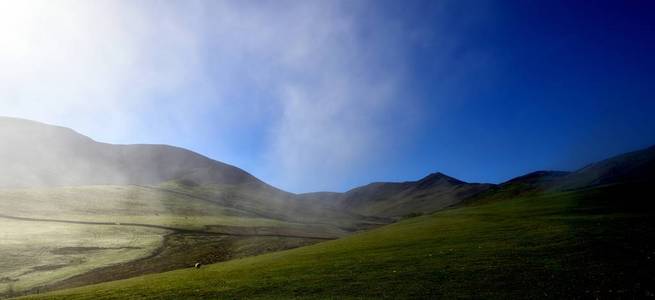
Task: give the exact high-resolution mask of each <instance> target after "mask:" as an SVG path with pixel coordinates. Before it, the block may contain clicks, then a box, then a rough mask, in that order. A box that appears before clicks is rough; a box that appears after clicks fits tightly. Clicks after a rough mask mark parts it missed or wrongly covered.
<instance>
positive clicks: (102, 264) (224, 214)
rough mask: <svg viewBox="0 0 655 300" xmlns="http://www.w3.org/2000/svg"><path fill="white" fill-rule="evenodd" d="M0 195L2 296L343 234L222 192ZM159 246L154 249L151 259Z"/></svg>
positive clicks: (93, 189) (91, 189) (83, 190)
mask: <svg viewBox="0 0 655 300" xmlns="http://www.w3.org/2000/svg"><path fill="white" fill-rule="evenodd" d="M0 200H1V201H0V298H2V297H4V296H6V295H10V294H16V293H20V292H24V291H26V290H32V291H37V290H44V289H50V288H52V287H54V286H78V285H82V284H89V283H97V282H103V281H107V280H112V279H122V278H128V277H133V276H137V275H142V274H147V273H153V272H162V271H170V270H173V269H176V268H183V267H187V266H189V265H193V263H194V262H196V261H202V262H206V263H213V262H218V261H224V260H228V259H232V258H235V257H242V256H247V255H254V254H260V253H266V252H270V251H276V250H283V249H289V248H294V247H298V246H302V245H307V244H312V243H316V242H318V241H321V240H322V239H329V238H336V237H339V236H343V235H345V234H346V232H345V231H343V230H341V229H339V228H338V227H336V226H334V225H331V224H304V223H296V222H293V221H286V220H284V219H280V218H278V219H276V218H273V217H269V216H265V215H260V214H258V213H257V212H251V211H248V210H244V209H240V208H235V207H230V206H227V205H225V203H221V202H220V201H218V200H220V199H218V200H216V201H214V200H213V199H205V198H200V197H198V196H194V195H192V194H186V193H183V192H182V191H169V190H166V189H160V188H157V187H145V186H80V187H53V188H22V189H0ZM74 222H77V223H74ZM83 222H87V223H86V224H83ZM91 223H93V224H91ZM132 224H134V225H132ZM148 226H150V227H148ZM157 226H160V227H161V228H156V227H157ZM194 235H197V236H202V238H192V237H193V236H194ZM314 238H317V239H314ZM160 248H165V249H160ZM155 250H157V251H158V252H157V255H155V256H153V257H149V256H151V255H152V253H153V252H154V251H155ZM145 257H149V259H148V260H145V261H144V260H143V259H144V258H145Z"/></svg>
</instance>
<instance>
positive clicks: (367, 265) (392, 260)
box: [33, 186, 655, 299]
mask: <svg viewBox="0 0 655 300" xmlns="http://www.w3.org/2000/svg"><path fill="white" fill-rule="evenodd" d="M646 195H652V193H650V192H649V191H647V190H645V189H644V190H642V189H640V188H635V187H626V186H623V187H605V188H602V189H595V190H589V191H582V192H568V193H557V194H547V195H534V196H525V197H520V198H514V199H504V200H496V201H486V202H481V204H477V205H472V206H467V207H462V208H457V209H451V210H447V211H443V212H440V213H437V214H434V215H430V216H423V217H418V218H413V219H408V220H405V221H402V222H399V223H397V224H393V225H389V226H385V227H382V228H379V229H376V230H372V231H369V232H365V233H360V234H356V235H352V236H349V237H346V238H343V239H341V240H336V241H330V242H324V243H320V244H317V245H313V246H309V247H304V248H299V249H295V250H290V251H283V252H278V253H272V254H266V255H262V256H257V257H251V258H245V259H239V260H233V261H230V262H226V263H220V264H216V265H211V266H207V267H205V268H202V269H200V270H193V269H187V270H179V271H174V272H169V273H162V274H155V275H149V276H144V277H139V278H134V279H130V280H125V281H116V282H110V283H105V284H100V285H94V286H87V287H83V288H78V289H71V290H64V291H60V292H55V293H52V294H48V295H45V296H42V297H46V298H48V299H51V298H60V299H112V298H115V299H126V298H152V299H162V298H169V299H182V298H198V299H201V298H209V297H224V298H243V297H248V298H292V297H297V298H326V297H331V296H334V297H340V298H342V297H365V298H379V297H391V298H399V297H400V298H402V297H414V298H417V297H419V298H420V297H434V296H446V297H476V298H510V297H511V298H541V297H546V296H548V297H557V298H571V297H574V296H586V297H593V296H604V295H610V296H613V297H616V295H617V293H618V294H619V295H622V296H623V297H626V298H628V297H629V298H631V297H632V296H644V295H646V294H648V293H652V291H653V290H652V286H653V278H654V275H655V272H654V270H655V266H654V264H653V260H654V259H655V258H654V257H655V241H653V239H652V237H653V236H655V235H654V234H655V230H654V229H653V228H654V226H653V225H651V224H650V223H652V222H651V220H652V217H653V209H652V205H650V204H649V202H651V201H649V200H651V198H652V196H650V197H649V196H646ZM33 298H39V297H38V296H34V297H33Z"/></svg>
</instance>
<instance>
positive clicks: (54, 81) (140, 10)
mask: <svg viewBox="0 0 655 300" xmlns="http://www.w3.org/2000/svg"><path fill="white" fill-rule="evenodd" d="M371 11H373V13H371ZM374 11H375V6H374V3H364V2H362V3H351V2H350V1H270V2H268V1H262V2H256V3H255V2H243V1H190V2H184V3H182V2H173V1H171V2H137V1H93V2H91V1H57V2H56V3H55V2H52V1H47V0H45V1H0V28H3V29H0V66H2V67H0V105H1V107H2V113H1V114H3V115H11V116H18V117H25V118H30V119H36V120H41V121H46V122H52V123H57V124H61V125H65V126H70V127H73V128H76V129H78V130H80V131H82V132H83V133H86V134H89V135H91V136H92V137H95V138H99V139H101V140H104V141H110V142H125V141H134V142H138V141H135V139H138V138H144V137H149V138H146V139H147V140H158V139H160V140H164V141H175V140H176V138H175V136H176V135H177V136H189V135H193V134H197V132H198V131H199V130H198V128H209V129H207V130H205V131H203V130H200V132H204V134H206V135H207V136H202V137H198V139H213V140H215V141H216V142H215V143H214V144H211V145H210V146H213V147H228V148H229V147H230V144H238V143H236V141H234V140H232V139H238V138H239V137H235V136H234V134H232V133H233V132H241V131H242V130H243V127H256V128H255V131H257V132H263V134H262V136H261V139H262V141H261V143H260V144H261V149H258V150H257V151H256V152H257V153H259V154H260V155H258V156H257V157H252V160H254V161H256V162H255V163H252V164H251V165H253V166H256V167H254V168H255V169H251V170H249V171H253V172H254V173H255V175H259V174H261V175H263V176H264V178H263V179H265V180H269V181H272V182H273V183H274V184H276V185H278V186H281V187H283V188H287V189H291V190H294V191H306V190H312V189H330V188H334V187H336V186H339V185H340V184H342V183H343V182H344V180H345V179H344V178H347V177H348V176H349V174H352V173H353V172H354V170H355V169H357V168H360V169H361V168H365V167H366V166H367V164H369V163H370V162H371V161H372V160H375V159H380V158H381V157H383V156H384V155H383V153H385V151H388V147H389V146H390V143H393V142H395V141H396V140H395V138H394V136H396V135H402V134H403V132H402V130H405V129H403V127H402V126H400V125H399V124H405V123H406V122H407V120H406V119H407V118H409V117H408V116H409V115H411V113H410V111H412V110H417V109H418V108H411V107H404V108H403V109H399V107H402V106H403V105H402V103H401V101H402V97H401V94H402V93H401V92H403V91H402V89H403V84H404V80H405V75H404V64H405V59H406V57H405V56H406V53H405V52H404V51H405V50H404V45H403V43H405V40H404V38H405V34H406V28H403V27H402V26H401V25H399V24H398V23H397V22H395V21H394V20H389V19H384V18H383V17H382V16H379V15H376V14H375V13H374ZM153 136H154V137H153ZM186 140H190V139H189V138H186ZM191 143H192V141H191ZM180 146H186V145H184V144H182V145H180ZM208 147H209V146H208ZM200 150H202V149H200ZM205 150H206V151H207V152H211V153H217V152H214V151H211V150H210V149H205ZM235 151H237V150H235ZM201 152H202V151H201ZM207 152H206V153H205V154H207ZM233 152H234V151H233ZM221 153H225V154H227V155H229V153H230V152H229V151H225V152H221ZM215 158H216V159H219V160H228V161H230V158H229V157H215Z"/></svg>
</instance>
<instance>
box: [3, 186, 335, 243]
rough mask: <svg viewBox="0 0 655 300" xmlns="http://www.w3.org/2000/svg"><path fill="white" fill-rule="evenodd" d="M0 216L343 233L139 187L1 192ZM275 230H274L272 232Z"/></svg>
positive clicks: (329, 227)
mask: <svg viewBox="0 0 655 300" xmlns="http://www.w3.org/2000/svg"><path fill="white" fill-rule="evenodd" d="M0 199H2V201H0V212H2V214H3V215H10V216H16V217H28V218H42V219H58V220H68V221H81V222H108V223H117V224H118V223H120V224H122V223H138V224H148V225H160V226H166V227H172V228H177V229H184V230H197V231H216V229H217V228H219V227H218V226H224V227H258V228H259V227H261V228H269V231H271V229H272V228H273V229H274V228H279V229H288V230H293V229H296V231H304V232H305V233H309V235H311V234H314V235H316V236H320V237H339V236H343V235H344V234H345V232H344V231H343V230H341V229H339V228H337V227H336V226H334V225H331V224H320V225H319V224H303V223H297V222H293V221H287V220H284V219H281V218H277V219H276V218H273V217H268V216H261V215H258V214H257V213H256V212H252V211H248V210H244V209H238V208H233V207H229V206H226V205H224V204H223V203H220V202H218V201H216V202H215V201H212V200H209V199H204V198H199V197H196V196H193V195H191V194H185V193H181V192H172V191H169V190H164V189H158V188H154V187H143V186H80V187H55V188H29V189H0ZM273 231H274V230H273Z"/></svg>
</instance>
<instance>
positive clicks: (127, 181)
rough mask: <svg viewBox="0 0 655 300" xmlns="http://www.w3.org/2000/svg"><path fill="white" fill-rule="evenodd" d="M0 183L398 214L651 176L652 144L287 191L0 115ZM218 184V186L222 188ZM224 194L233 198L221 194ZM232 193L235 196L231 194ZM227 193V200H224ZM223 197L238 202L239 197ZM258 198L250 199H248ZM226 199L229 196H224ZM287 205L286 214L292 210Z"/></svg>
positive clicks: (176, 155) (195, 159)
mask: <svg viewBox="0 0 655 300" xmlns="http://www.w3.org/2000/svg"><path fill="white" fill-rule="evenodd" d="M0 141H2V147H0V165H2V172H0V187H2V188H16V187H44V186H46V187H47V186H85V185H161V184H164V183H171V182H172V183H174V186H175V187H176V188H179V189H190V190H191V189H194V188H196V187H202V186H206V185H212V186H220V187H229V188H230V189H229V194H226V192H221V193H222V194H220V197H219V196H216V197H215V199H214V200H216V201H219V202H221V201H222V202H226V201H228V200H229V199H228V198H230V197H231V199H237V200H238V201H243V202H249V201H251V200H252V199H251V198H256V202H257V204H258V205H260V206H261V207H262V208H261V209H262V211H265V210H266V208H265V206H267V205H270V206H271V207H275V208H276V209H277V210H275V209H273V210H271V211H269V212H268V213H273V212H278V213H279V214H284V213H285V212H284V206H285V205H286V206H290V207H292V209H291V210H290V212H298V213H301V212H303V211H312V214H314V215H320V214H321V211H331V212H335V211H340V212H342V213H345V214H347V215H349V216H373V217H381V218H399V217H403V216H407V215H414V214H427V213H432V212H435V211H438V210H441V209H444V208H446V207H449V206H453V205H456V204H458V203H460V202H463V201H465V200H467V199H471V198H474V197H475V196H476V195H480V194H483V193H484V192H487V191H494V190H497V189H500V188H507V187H516V186H521V190H525V189H535V188H538V189H541V190H544V189H558V190H571V189H581V188H586V187H592V186H598V185H607V184H612V183H626V182H633V181H652V182H655V172H654V171H655V147H650V148H648V149H644V150H641V151H635V152H630V153H627V154H623V155H619V156H616V157H613V158H610V159H607V160H604V161H600V162H597V163H594V164H591V165H589V166H587V167H585V168H582V169H580V170H577V171H575V172H561V171H537V172H533V173H530V174H527V175H523V176H519V177H517V178H514V179H512V180H509V181H507V182H505V183H502V184H500V185H494V184H479V183H467V182H464V181H461V180H458V179H455V178H452V177H449V176H447V175H445V174H442V173H433V174H430V175H428V176H426V177H425V178H422V179H420V180H417V181H407V182H375V183H371V184H368V185H365V186H361V187H357V188H354V189H352V190H350V191H347V192H345V193H333V192H320V193H306V194H298V195H296V194H292V193H288V192H285V191H282V190H280V189H277V188H275V187H273V186H271V185H268V184H267V183H265V182H263V181H261V180H259V179H258V178H256V177H254V176H252V175H251V174H249V173H247V172H246V171H244V170H242V169H239V168H238V167H235V166H231V165H228V164H225V163H222V162H220V161H217V160H213V159H210V158H208V157H205V156H203V155H200V154H198V153H195V152H192V151H189V150H186V149H183V148H178V147H173V146H168V145H113V144H107V143H100V142H96V141H94V140H92V139H91V138H89V137H86V136H84V135H81V134H79V133H77V132H75V131H73V130H71V129H68V128H64V127H59V126H52V125H47V124H43V123H39V122H34V121H29V120H23V119H16V118H8V117H0ZM221 191H223V190H221ZM226 195H228V196H230V197H226ZM235 195H236V196H235ZM226 199H228V200H226ZM229 201H232V202H230V203H228V204H229V205H231V206H238V205H239V203H233V202H235V200H229ZM252 201H255V200H252ZM226 203H227V202H226ZM290 212H286V213H290Z"/></svg>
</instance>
